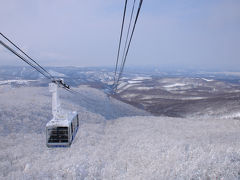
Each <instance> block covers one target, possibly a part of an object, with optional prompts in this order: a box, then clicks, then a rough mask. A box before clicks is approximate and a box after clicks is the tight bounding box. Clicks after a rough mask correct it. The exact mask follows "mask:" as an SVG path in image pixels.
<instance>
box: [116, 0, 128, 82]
mask: <svg viewBox="0 0 240 180" xmlns="http://www.w3.org/2000/svg"><path fill="white" fill-rule="evenodd" d="M127 1H128V0H125V6H124V12H123V18H122V27H121V33H120V39H119V44H118V53H117V60H116V66H115V73H114V80H113V86H114V85H115V81H116V75H117V74H116V73H117V69H118V60H119V54H120V49H121V43H122V34H123V28H124V22H125V16H126V9H127Z"/></svg>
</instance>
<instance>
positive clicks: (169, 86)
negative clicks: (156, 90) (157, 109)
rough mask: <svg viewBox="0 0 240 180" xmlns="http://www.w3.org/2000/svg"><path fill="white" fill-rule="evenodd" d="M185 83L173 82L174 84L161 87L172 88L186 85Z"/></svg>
mask: <svg viewBox="0 0 240 180" xmlns="http://www.w3.org/2000/svg"><path fill="white" fill-rule="evenodd" d="M186 85H187V84H185V83H174V84H169V85H165V86H163V87H165V88H173V87H179V86H186Z"/></svg>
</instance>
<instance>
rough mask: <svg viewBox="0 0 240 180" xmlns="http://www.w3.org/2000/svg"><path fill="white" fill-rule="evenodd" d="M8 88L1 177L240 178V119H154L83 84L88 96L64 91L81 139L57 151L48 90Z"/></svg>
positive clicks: (0, 93) (3, 100)
mask: <svg viewBox="0 0 240 180" xmlns="http://www.w3.org/2000/svg"><path fill="white" fill-rule="evenodd" d="M8 88H9V89H8V91H6V90H4V89H5V88H0V125H1V126H0V127H3V128H0V149H1V150H0V179H4V180H5V179H24V180H25V179H27V180H28V179H29V180H30V179H85V180H89V179H116V180H118V179H119V180H120V179H121V180H122V179H130V180H134V179H238V178H240V176H239V174H240V131H239V129H240V121H239V120H238V119H232V118H224V119H223V118H212V117H207V118H202V117H194V118H193V117H191V118H184V119H183V118H169V117H153V116H147V115H148V114H147V113H145V112H143V111H141V110H138V109H136V108H133V107H131V106H129V105H127V104H124V103H122V102H119V101H117V100H115V99H109V98H107V97H106V96H105V95H104V94H103V93H102V92H100V91H98V90H95V89H92V88H89V87H85V86H82V87H79V88H78V91H79V92H80V93H81V95H82V96H81V97H78V98H76V96H75V97H72V96H71V95H69V94H62V98H63V100H62V102H63V106H64V107H67V108H68V109H73V110H77V111H78V112H79V117H80V128H79V131H78V133H77V135H76V138H75V140H74V142H73V144H72V146H71V148H53V149H51V148H47V147H46V144H45V143H46V139H45V138H46V137H45V132H44V130H45V129H44V125H45V123H46V122H47V121H48V120H50V119H49V118H51V99H50V94H49V93H48V92H47V88H37V87H35V88H33V87H32V88H31V87H25V88H13V89H12V88H10V87H8ZM19 94H21V96H19ZM16 121H17V123H16ZM2 130H3V131H2Z"/></svg>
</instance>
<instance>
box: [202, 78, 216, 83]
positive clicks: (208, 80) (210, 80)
mask: <svg viewBox="0 0 240 180" xmlns="http://www.w3.org/2000/svg"><path fill="white" fill-rule="evenodd" d="M202 80H204V81H207V82H212V81H214V80H213V79H206V78H202Z"/></svg>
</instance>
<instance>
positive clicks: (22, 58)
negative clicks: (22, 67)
mask: <svg viewBox="0 0 240 180" xmlns="http://www.w3.org/2000/svg"><path fill="white" fill-rule="evenodd" d="M0 44H1V45H2V46H4V47H5V48H6V49H8V50H9V51H10V52H12V53H13V54H15V55H16V56H17V57H19V58H20V59H21V60H23V61H24V62H25V63H27V64H28V65H30V66H31V67H33V68H34V69H35V70H37V71H38V72H39V73H41V74H42V75H43V76H45V77H46V78H48V79H50V80H52V78H50V77H49V76H47V75H46V74H45V73H43V72H42V71H40V70H39V69H38V68H37V67H35V66H34V65H33V64H32V63H30V62H29V61H28V60H26V59H25V58H24V57H23V56H21V55H20V54H19V53H17V52H16V51H15V50H13V49H12V48H10V47H9V46H8V45H7V44H5V43H4V42H2V41H1V40H0Z"/></svg>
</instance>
